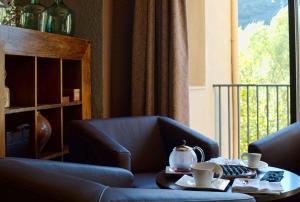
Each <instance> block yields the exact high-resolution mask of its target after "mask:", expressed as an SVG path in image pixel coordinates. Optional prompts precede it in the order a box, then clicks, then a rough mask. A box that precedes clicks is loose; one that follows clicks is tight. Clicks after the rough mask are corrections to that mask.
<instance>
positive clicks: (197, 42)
mask: <svg viewBox="0 0 300 202" xmlns="http://www.w3.org/2000/svg"><path fill="white" fill-rule="evenodd" d="M204 5H205V4H204V0H188V1H187V10H188V12H187V22H188V40H189V84H190V86H193V87H194V86H198V87H199V86H204V85H205V32H204V31H203V30H204V27H205V15H204V14H205V7H204Z"/></svg>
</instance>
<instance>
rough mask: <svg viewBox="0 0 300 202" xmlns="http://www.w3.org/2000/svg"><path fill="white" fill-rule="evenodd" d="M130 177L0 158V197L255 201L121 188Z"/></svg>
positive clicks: (70, 201) (31, 201)
mask: <svg viewBox="0 0 300 202" xmlns="http://www.w3.org/2000/svg"><path fill="white" fill-rule="evenodd" d="M132 177H133V176H132V174H131V173H130V172H129V171H127V170H124V169H121V168H108V167H101V166H91V165H80V164H72V163H62V162H54V161H42V160H29V159H16V158H8V159H1V160H0V197H1V201H10V202H17V201H18V202H19V201H22V202H41V201H43V202H50V201H51V202H109V201H119V202H127V201H128V202H129V201H135V202H139V201H148V202H151V201H155V202H156V201H161V202H163V201H166V202H167V201H168V202H169V201H186V202H189V201H190V202H197V201H201V202H203V201H204V202H205V201H244V202H253V201H255V200H254V199H253V197H250V196H248V195H244V194H238V193H217V192H213V193H212V192H194V191H174V190H158V189H155V190H153V189H134V188H121V187H122V186H130V184H131V182H132ZM101 182H102V184H101ZM119 186H120V187H119Z"/></svg>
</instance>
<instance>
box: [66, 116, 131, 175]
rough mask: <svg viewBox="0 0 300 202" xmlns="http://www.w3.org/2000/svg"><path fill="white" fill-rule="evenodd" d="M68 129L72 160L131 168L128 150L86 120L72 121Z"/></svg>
mask: <svg viewBox="0 0 300 202" xmlns="http://www.w3.org/2000/svg"><path fill="white" fill-rule="evenodd" d="M70 129H71V135H70V138H69V150H70V157H71V159H72V161H74V162H77V163H87V164H96V165H103V166H114V167H121V168H124V169H127V170H130V169H131V154H130V152H129V151H128V150H127V149H126V148H125V147H123V146H122V145H120V144H119V143H117V142H116V141H115V140H113V139H112V138H110V137H109V136H107V135H106V134H104V133H103V132H102V131H99V130H97V129H96V128H95V127H94V126H92V125H91V124H89V123H88V121H73V122H72V123H71V126H70Z"/></svg>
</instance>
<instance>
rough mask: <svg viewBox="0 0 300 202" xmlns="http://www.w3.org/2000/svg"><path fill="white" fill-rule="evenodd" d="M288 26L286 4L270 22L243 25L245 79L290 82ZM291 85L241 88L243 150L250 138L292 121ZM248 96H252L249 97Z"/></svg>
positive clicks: (241, 64)
mask: <svg viewBox="0 0 300 202" xmlns="http://www.w3.org/2000/svg"><path fill="white" fill-rule="evenodd" d="M288 30H289V29H288V9H287V7H285V8H282V9H281V10H280V11H279V12H278V14H277V15H275V16H274V17H273V18H272V20H271V23H270V25H265V24H264V23H263V22H256V23H251V24H249V25H248V26H246V27H245V28H244V29H243V28H239V37H240V38H239V44H240V46H239V49H240V51H239V69H240V75H239V76H240V82H241V83H243V84H288V83H289V31H288ZM287 89H288V88H287V87H280V88H276V87H268V88H267V87H259V91H258V93H257V91H256V90H257V87H250V88H248V89H247V88H241V90H240V97H241V98H240V107H241V108H240V110H241V111H240V135H241V136H240V138H241V139H240V143H241V152H244V151H246V150H247V146H248V145H247V142H248V139H249V141H250V142H252V141H255V140H256V139H257V137H264V136H266V135H268V134H270V133H272V132H275V131H277V130H278V129H280V128H283V127H285V126H286V125H287V124H288V123H289V117H288V115H287V112H289V106H288V102H289V92H288V90H287ZM277 93H278V96H277ZM247 96H249V99H248V100H247ZM257 100H258V101H259V102H258V104H257V102H256V101H257ZM247 103H249V105H247ZM277 106H278V108H277ZM268 120H269V123H268ZM248 122H249V125H248Z"/></svg>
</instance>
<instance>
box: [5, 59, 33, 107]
mask: <svg viewBox="0 0 300 202" xmlns="http://www.w3.org/2000/svg"><path fill="white" fill-rule="evenodd" d="M5 70H6V73H7V77H6V79H5V85H6V86H7V87H8V88H9V90H10V106H11V107H19V108H22V107H34V106H35V58H34V57H28V56H17V55H6V56H5Z"/></svg>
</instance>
